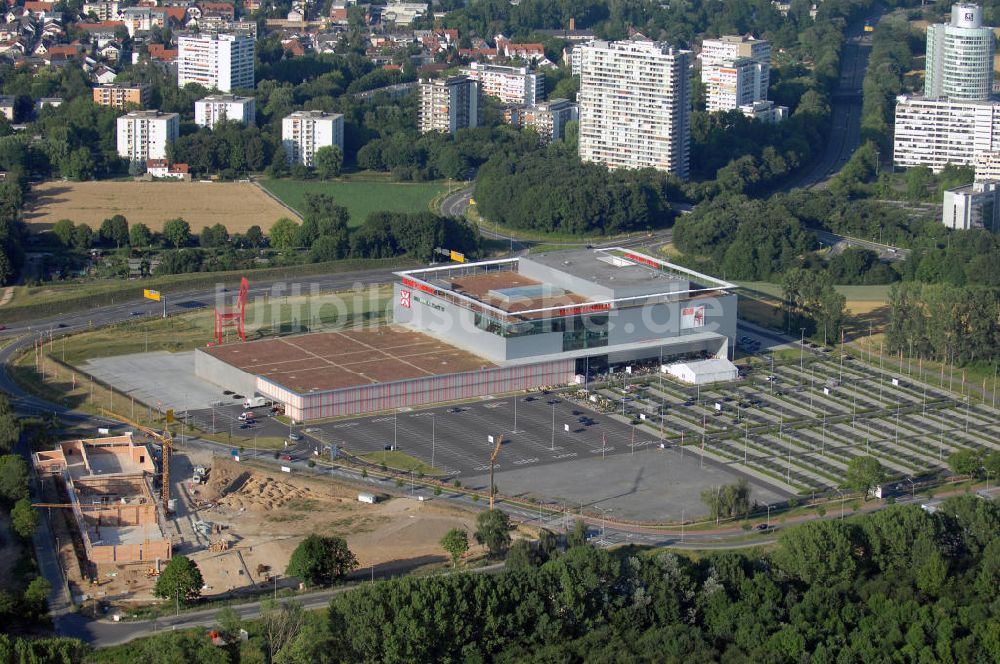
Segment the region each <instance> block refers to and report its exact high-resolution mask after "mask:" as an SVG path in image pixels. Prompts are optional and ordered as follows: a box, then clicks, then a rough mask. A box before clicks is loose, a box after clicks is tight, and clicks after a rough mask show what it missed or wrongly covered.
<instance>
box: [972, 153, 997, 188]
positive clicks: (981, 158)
mask: <svg viewBox="0 0 1000 664" xmlns="http://www.w3.org/2000/svg"><path fill="white" fill-rule="evenodd" d="M985 181H993V182H1000V150H997V151H992V150H991V151H987V152H980V153H979V154H977V155H976V182H985Z"/></svg>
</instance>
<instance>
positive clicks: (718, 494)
mask: <svg viewBox="0 0 1000 664" xmlns="http://www.w3.org/2000/svg"><path fill="white" fill-rule="evenodd" d="M701 501H702V502H703V503H705V506H706V507H708V511H709V513H710V514H711V516H712V518H713V519H719V518H720V517H727V518H728V517H737V518H738V517H741V516H743V515H745V514H747V513H749V512H750V507H751V504H750V483H749V482H747V480H746V479H745V478H740V480H739V481H737V482H736V483H734V484H723V485H721V486H719V487H718V488H717V489H705V490H704V491H702V493H701Z"/></svg>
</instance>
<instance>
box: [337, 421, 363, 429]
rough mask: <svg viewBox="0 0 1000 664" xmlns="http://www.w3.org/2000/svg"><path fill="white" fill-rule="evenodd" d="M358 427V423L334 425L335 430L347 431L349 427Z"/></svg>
mask: <svg viewBox="0 0 1000 664" xmlns="http://www.w3.org/2000/svg"><path fill="white" fill-rule="evenodd" d="M356 426H358V423H357V422H344V423H343V424H334V425H333V428H334V429H346V428H347V427H356Z"/></svg>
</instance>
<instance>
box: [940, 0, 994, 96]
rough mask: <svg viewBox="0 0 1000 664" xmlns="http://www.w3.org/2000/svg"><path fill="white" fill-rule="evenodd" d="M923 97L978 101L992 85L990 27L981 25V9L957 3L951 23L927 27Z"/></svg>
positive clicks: (953, 8)
mask: <svg viewBox="0 0 1000 664" xmlns="http://www.w3.org/2000/svg"><path fill="white" fill-rule="evenodd" d="M925 69H926V76H925V78H924V97H926V98H928V99H952V100H961V101H980V100H984V99H989V98H990V92H991V90H992V87H993V29H992V28H987V27H983V9H982V7H979V6H978V5H971V4H964V3H963V4H958V5H953V6H952V8H951V22H950V23H939V24H937V25H931V26H928V28H927V58H926V64H925Z"/></svg>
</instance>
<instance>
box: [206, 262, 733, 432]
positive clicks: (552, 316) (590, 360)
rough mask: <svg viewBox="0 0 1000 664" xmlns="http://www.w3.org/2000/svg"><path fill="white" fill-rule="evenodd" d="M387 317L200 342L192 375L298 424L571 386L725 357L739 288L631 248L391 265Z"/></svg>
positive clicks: (729, 341) (729, 345)
mask: <svg viewBox="0 0 1000 664" xmlns="http://www.w3.org/2000/svg"><path fill="white" fill-rule="evenodd" d="M397 277H398V280H397V281H396V283H395V284H394V286H393V303H394V304H393V312H392V315H393V324H392V325H391V326H382V327H377V328H373V329H367V330H350V331H334V332H324V333H316V334H306V335H299V336H291V337H284V338H275V339H269V340H264V341H257V342H251V343H246V344H230V345H224V346H216V347H212V348H205V349H200V350H199V351H198V353H197V355H196V370H197V373H198V375H200V376H201V377H202V378H205V379H207V380H209V381H212V382H214V383H216V384H218V385H221V386H224V387H228V388H231V389H234V390H238V391H240V392H241V393H243V394H252V393H256V394H260V395H262V396H265V397H268V398H270V399H274V400H276V401H278V402H280V403H282V404H284V406H285V412H286V414H288V415H289V416H290V417H292V418H293V419H296V420H313V419H319V418H326V417H337V416H343V415H355V414H360V413H368V412H375V411H382V410H389V409H393V408H402V407H410V406H417V405H424V404H431V403H440V402H446V401H453V400H459V399H467V398H474V397H479V396H485V395H490V394H500V393H504V392H512V391H518V390H526V389H532V388H538V387H552V386H560V385H568V384H572V383H573V382H575V381H579V380H581V379H582V377H583V376H586V375H594V374H597V373H601V372H604V371H606V370H607V369H608V368H609V367H611V366H613V365H619V364H624V363H631V362H636V361H642V360H653V359H656V360H657V361H662V360H667V359H674V358H695V357H719V358H725V357H727V356H728V355H729V352H730V348H731V347H732V341H733V338H734V336H735V334H736V295H735V294H734V293H733V292H732V291H733V289H734V288H735V286H734V285H733V284H730V283H727V282H725V281H722V280H719V279H716V278H714V277H710V276H708V275H704V274H699V273H697V272H694V271H692V270H688V269H686V268H682V267H679V266H676V265H672V264H670V263H667V262H666V261H663V260H660V259H657V258H654V257H652V256H648V255H646V254H642V253H639V252H636V251H631V250H627V249H597V250H581V251H565V252H555V253H543V254H537V255H533V256H530V257H518V258H508V259H501V260H492V261H483V262H477V263H469V264H449V265H445V266H438V267H429V268H422V269H417V270H409V271H404V272H398V273H397Z"/></svg>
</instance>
